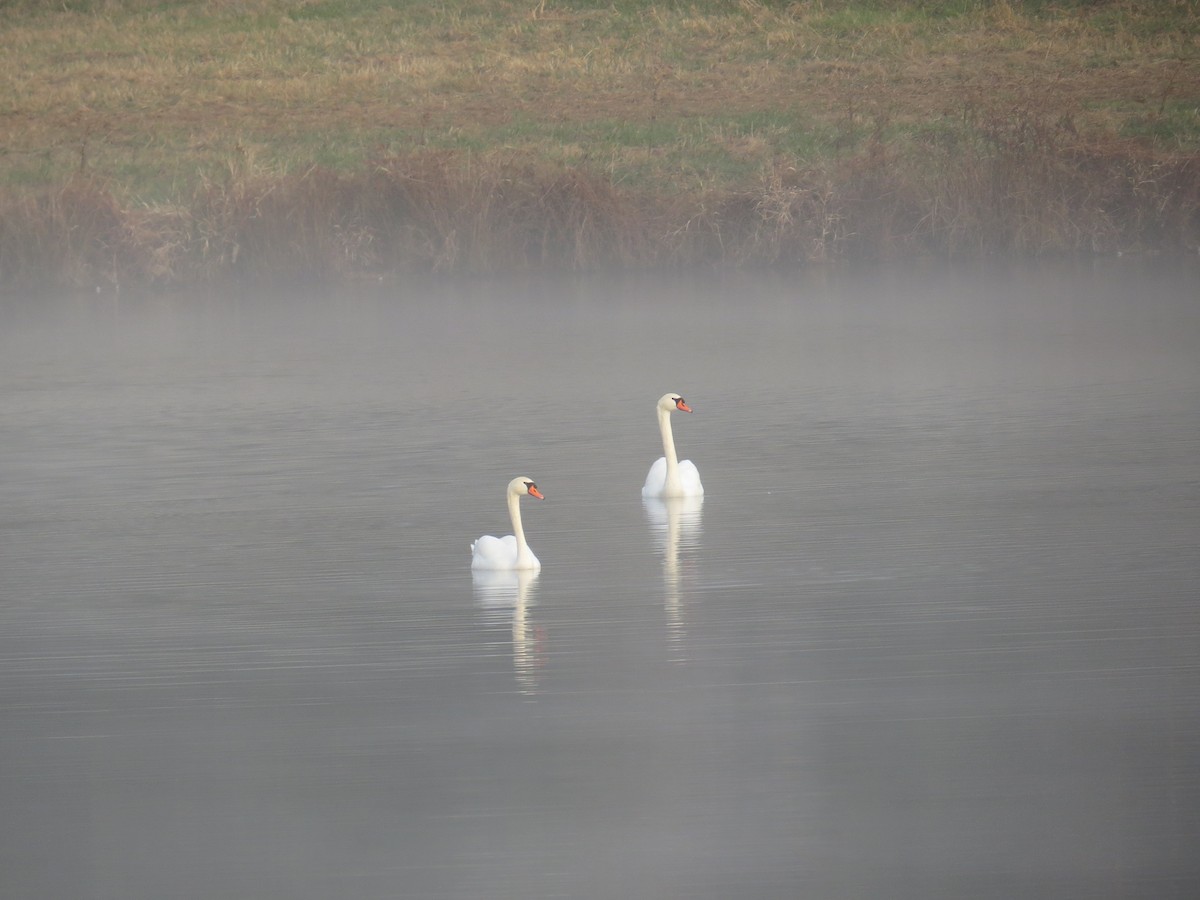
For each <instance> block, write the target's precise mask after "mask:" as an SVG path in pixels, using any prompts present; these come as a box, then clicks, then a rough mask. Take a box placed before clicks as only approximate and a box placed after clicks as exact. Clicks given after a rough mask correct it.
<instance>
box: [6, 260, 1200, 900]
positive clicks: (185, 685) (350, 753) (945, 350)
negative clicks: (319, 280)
mask: <svg viewBox="0 0 1200 900" xmlns="http://www.w3.org/2000/svg"><path fill="white" fill-rule="evenodd" d="M1198 285H1200V280H1198V279H1197V277H1196V272H1195V271H1194V269H1193V270H1188V271H1177V270H1171V269H1167V268H1165V267H1161V266H1158V267H1156V266H1154V265H1151V264H1149V263H1128V262H1124V261H1106V262H1103V263H1099V264H1095V265H1088V266H1073V267H1053V268H1044V269H1037V270H1026V269H1012V270H1008V269H1005V270H994V271H977V270H973V271H969V272H968V271H961V270H960V271H952V272H935V271H930V272H912V271H909V272H896V271H877V272H872V273H869V274H857V275H830V274H820V273H816V274H809V275H803V276H796V275H792V276H786V277H785V276H769V277H757V278H756V277H751V276H737V275H727V276H722V277H696V278H649V277H647V278H634V279H623V280H614V279H606V278H589V279H578V280H565V279H564V280H542V281H532V282H526V283H519V284H518V283H514V282H505V283H495V282H488V281H476V282H468V283H456V284H440V285H431V286H414V285H390V286H386V287H380V288H378V289H372V290H359V291H353V292H343V293H337V294H330V293H321V292H319V291H314V292H312V293H311V294H309V295H305V296H300V295H296V294H285V293H283V292H280V293H279V294H278V295H268V294H267V293H265V292H264V293H263V294H256V293H253V292H248V293H245V294H243V295H240V296H219V297H205V298H195V297H192V298H176V297H152V298H146V297H128V296H120V297H118V296H113V295H108V294H100V295H96V296H91V295H88V296H83V297H74V298H68V299H62V300H54V301H46V300H38V301H35V300H32V299H30V298H21V297H8V298H5V299H4V301H3V302H4V307H3V312H2V313H0V334H2V337H0V353H2V356H0V428H2V432H3V434H2V439H3V447H2V453H0V822H2V825H0V895H3V896H5V897H14V898H27V900H31V898H55V900H61V898H67V897H70V898H121V900H137V898H146V900H160V898H164V897H195V898H214V897H229V898H251V897H253V898H288V900H291V898H314V900H316V898H332V897H347V898H397V897H404V898H409V897H412V898H454V900H459V898H466V900H471V898H480V900H484V898H486V900H499V898H541V897H577V898H615V897H620V898H680V900H702V898H713V900H719V898H794V897H805V898H884V897H886V898H889V900H895V898H913V900H928V898H942V897H944V898H962V897H998V898H1010V897H1024V898H1029V897H1046V898H1066V897H1078V898H1089V900H1091V898H1103V897H1111V898H1130V897H1146V898H1184V897H1187V898H1190V897H1192V896H1195V891H1196V889H1197V885H1198V884H1200V853H1198V852H1197V848H1198V846H1200V766H1198V763H1197V760H1198V759H1200V755H1198V751H1200V746H1198V740H1197V739H1198V738H1200V719H1198V717H1197V715H1196V712H1195V711H1196V709H1197V708H1198V706H1200V690H1198V688H1200V671H1198V668H1197V665H1198V661H1200V652H1198V651H1200V589H1198V588H1197V585H1198V583H1200V580H1198V579H1200V551H1198V549H1197V547H1198V543H1197V535H1198V534H1200V428H1198V427H1197V426H1198V421H1197V415H1198V410H1200V300H1198V297H1200V291H1198V290H1197V286H1198ZM668 390H675V391H678V392H680V393H682V394H683V396H684V397H685V398H686V399H687V401H688V402H689V404H691V405H692V406H693V407H694V409H695V413H694V414H693V415H691V416H684V415H682V414H676V416H675V419H674V423H675V437H676V441H677V443H678V445H679V449H680V454H681V456H683V457H685V458H691V459H693V460H694V461H695V462H696V463H697V464H698V466H699V468H700V472H701V474H702V476H703V478H704V482H705V487H706V489H707V493H706V496H705V498H704V501H703V503H702V504H695V503H692V504H686V505H681V504H671V505H666V504H661V503H659V504H650V503H643V501H642V499H641V497H640V493H639V491H640V486H641V482H642V479H643V478H644V476H645V473H646V470H647V469H648V467H649V465H650V463H651V462H652V461H653V459H654V458H656V457H657V456H659V455H661V447H660V444H659V438H658V434H657V430H656V426H655V418H654V403H655V401H656V400H657V398H658V397H659V396H660V395H661V394H663V393H664V392H666V391H668ZM516 475H528V476H530V477H532V478H533V479H534V480H536V481H537V483H538V484H539V486H540V487H541V489H542V490H543V491H544V492H545V494H546V497H547V499H546V500H544V501H536V500H533V499H530V498H527V499H526V500H525V501H524V503H523V507H522V508H523V513H524V518H525V528H526V532H527V535H528V538H529V541H530V543H531V545H532V546H533V549H534V551H535V552H536V553H537V555H538V556H539V557H540V559H541V561H542V565H543V569H542V571H541V572H540V574H538V575H536V576H532V577H522V578H517V577H505V576H500V577H491V578H482V577H473V576H472V573H471V571H470V568H469V565H470V555H469V551H468V547H469V545H470V543H471V541H472V540H474V539H475V538H476V537H478V536H479V535H481V534H484V533H491V534H505V533H507V532H508V530H509V528H508V522H507V518H506V513H505V508H504V487H505V485H506V484H507V482H508V481H509V479H510V478H512V477H514V476H516Z"/></svg>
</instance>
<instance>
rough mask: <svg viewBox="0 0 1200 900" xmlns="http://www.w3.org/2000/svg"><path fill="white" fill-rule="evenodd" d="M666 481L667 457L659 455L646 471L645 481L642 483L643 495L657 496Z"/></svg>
mask: <svg viewBox="0 0 1200 900" xmlns="http://www.w3.org/2000/svg"><path fill="white" fill-rule="evenodd" d="M666 483H667V458H666V457H665V456H660V457H659V458H658V459H656V460H655V461H654V465H652V466H651V467H650V471H649V472H647V473H646V483H645V484H643V485H642V496H643V497H657V496H659V495H660V494H662V490H663V487H664V485H666Z"/></svg>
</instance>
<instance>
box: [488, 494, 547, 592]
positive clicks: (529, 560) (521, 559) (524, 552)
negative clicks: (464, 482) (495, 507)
mask: <svg viewBox="0 0 1200 900" xmlns="http://www.w3.org/2000/svg"><path fill="white" fill-rule="evenodd" d="M525 494H529V495H530V496H531V497H537V498H538V499H539V500H544V499H545V497H544V496H543V495H542V492H541V491H539V490H538V486H537V485H536V484H534V483H533V482H532V481H531V480H530V479H528V478H526V477H524V476H521V477H520V478H514V479H513V480H512V481H510V482H509V483H508V516H509V518H510V519H512V526H513V533H512V534H507V535H505V536H504V537H502V538H498V537H493V536H492V535H490V534H485V535H484V536H483V537H481V538H480V539H479V540H477V541H476V542H475V543H473V544H472V545H471V568H472V569H540V568H541V567H542V564H541V563H540V562H538V558H537V557H536V556H534V555H533V551H532V550H530V549H529V545H528V544H527V543H525V529H523V528H522V527H521V497H522V496H524V495H525Z"/></svg>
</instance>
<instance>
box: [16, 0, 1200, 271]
mask: <svg viewBox="0 0 1200 900" xmlns="http://www.w3.org/2000/svg"><path fill="white" fill-rule="evenodd" d="M948 6H952V7H953V8H954V11H953V12H952V13H949V12H948V13H945V14H943V15H940V16H934V15H933V14H932V13H931V12H930V10H929V9H928V8H927V7H928V4H920V3H911V4H909V3H897V4H874V3H848V2H834V0H827V2H824V3H768V2H755V0H746V2H744V3H741V4H733V5H731V4H719V3H707V2H698V3H696V4H693V5H690V6H688V7H686V8H683V7H681V6H678V5H673V4H671V5H666V4H655V3H621V4H618V5H616V6H608V5H604V4H595V3H587V2H558V3H555V2H552V0H547V2H545V3H540V4H537V5H522V4H516V3H503V2H502V3H496V4H487V5H483V6H471V5H469V4H465V3H463V4H457V5H456V4H452V3H451V4H440V5H438V6H437V7H436V8H428V9H425V8H422V9H421V10H408V11H407V12H406V11H405V10H401V9H397V8H395V7H394V6H393V5H392V4H386V3H373V2H369V0H362V2H349V0H346V2H340V3H339V2H336V0H334V2H323V3H315V2H313V3H304V4H285V3H282V2H281V0H248V2H245V3H238V4H217V5H195V4H180V5H178V6H173V5H171V4H165V5H164V4H146V3H140V4H139V3H136V2H132V0H130V2H118V0H108V2H94V3H88V2H79V3H74V4H65V5H64V6H63V8H61V9H56V10H46V9H45V8H43V7H41V6H40V5H36V4H25V5H23V4H20V3H13V4H10V5H9V10H8V13H7V18H6V19H5V21H4V22H3V23H2V24H0V30H2V32H3V38H4V39H5V45H6V47H7V48H8V50H9V52H8V53H6V54H5V55H4V61H3V62H0V100H2V101H3V104H2V105H0V147H2V149H0V284H7V285H17V284H20V285H38V284H71V285H84V286H91V285H135V284H188V283H198V282H209V283H211V282H219V281H223V280H229V279H237V280H287V279H292V280H303V281H306V282H311V281H313V280H333V279H342V278H356V277H370V278H379V277H388V276H390V275H394V274H398V273H405V272H413V271H424V272H492V271H499V270H513V269H516V270H546V269H569V270H585V269H594V268H602V267H609V266H616V267H622V268H640V267H669V266H693V265H743V266H750V265H804V264H808V263H812V262H815V261H837V260H855V259H887V258H898V257H906V256H915V255H928V256H937V257H945V258H962V257H977V256H988V255H1019V256H1038V255H1047V254H1069V253H1115V252H1156V253H1195V252H1196V251H1197V248H1200V213H1197V209H1198V208H1200V113H1197V109H1198V108H1200V106H1198V104H1200V50H1198V46H1197V34H1198V33H1200V12H1198V9H1197V3H1196V2H1194V0H1175V2H1172V3H1165V4H1158V5H1146V4H1133V3H1123V2H1092V3H1062V4H1060V5H1058V6H1055V5H1054V4H1046V3H1036V4H1028V8H1026V5H1025V4H1021V3H1016V2H1003V3H968V2H965V0H964V2H962V3H960V4H957V5H953V4H951V5H948ZM1150 6H1153V7H1154V8H1153V9H1152V10H1151V9H1150V8H1149V7H1150ZM202 7H203V8H202Z"/></svg>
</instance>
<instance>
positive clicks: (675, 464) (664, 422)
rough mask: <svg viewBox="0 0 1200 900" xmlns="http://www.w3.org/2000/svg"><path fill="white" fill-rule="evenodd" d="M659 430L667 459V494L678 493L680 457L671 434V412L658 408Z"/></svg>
mask: <svg viewBox="0 0 1200 900" xmlns="http://www.w3.org/2000/svg"><path fill="white" fill-rule="evenodd" d="M658 430H659V431H661V432H662V442H663V456H665V457H666V458H667V479H666V482H665V483H664V485H665V488H666V489H670V490H668V491H667V492H669V493H677V492H678V490H679V457H678V456H676V455H675V437H674V435H673V434H672V433H671V411H670V410H667V409H663V408H662V407H661V406H660V407H659V408H658Z"/></svg>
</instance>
